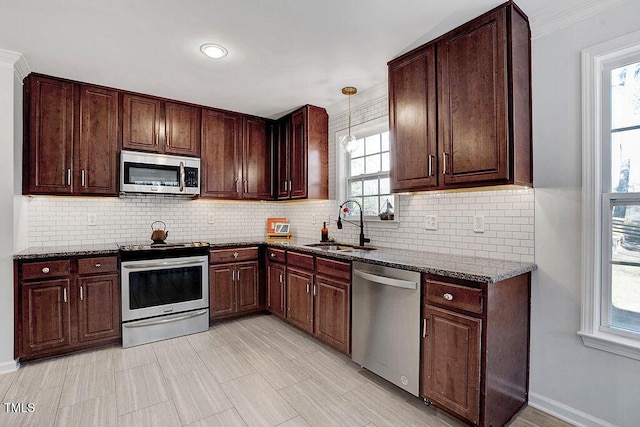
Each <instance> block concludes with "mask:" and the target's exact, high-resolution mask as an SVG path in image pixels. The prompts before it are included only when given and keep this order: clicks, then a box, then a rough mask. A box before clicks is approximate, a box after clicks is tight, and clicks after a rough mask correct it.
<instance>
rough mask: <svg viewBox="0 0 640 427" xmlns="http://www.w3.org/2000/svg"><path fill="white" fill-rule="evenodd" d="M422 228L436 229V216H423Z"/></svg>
mask: <svg viewBox="0 0 640 427" xmlns="http://www.w3.org/2000/svg"><path fill="white" fill-rule="evenodd" d="M424 229H425V230H437V229H438V217H437V216H436V215H425V216H424Z"/></svg>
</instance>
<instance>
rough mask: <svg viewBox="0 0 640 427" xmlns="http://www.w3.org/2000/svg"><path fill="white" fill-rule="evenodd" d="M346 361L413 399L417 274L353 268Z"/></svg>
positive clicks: (416, 354)
mask: <svg viewBox="0 0 640 427" xmlns="http://www.w3.org/2000/svg"><path fill="white" fill-rule="evenodd" d="M352 271H353V281H352V287H351V291H352V297H353V300H352V322H351V324H352V326H351V328H352V329H351V359H352V360H353V361H354V362H356V363H358V364H359V365H360V366H362V367H364V368H366V369H368V370H369V371H371V372H373V373H375V374H378V375H380V376H381V377H382V378H385V379H386V380H387V381H390V382H392V383H393V384H395V385H397V386H398V387H400V388H402V389H404V390H406V391H408V392H409V393H411V394H413V395H415V396H418V392H419V391H418V384H419V373H420V273H418V272H415V271H408V270H400V269H396V268H390V267H383V266H379V265H373V264H365V263H360V262H354V263H353V270H352Z"/></svg>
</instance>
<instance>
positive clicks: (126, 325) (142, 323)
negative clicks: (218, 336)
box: [122, 310, 207, 328]
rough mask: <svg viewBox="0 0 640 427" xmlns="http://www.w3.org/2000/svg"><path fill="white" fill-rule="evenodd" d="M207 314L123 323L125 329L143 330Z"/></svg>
mask: <svg viewBox="0 0 640 427" xmlns="http://www.w3.org/2000/svg"><path fill="white" fill-rule="evenodd" d="M203 314H207V310H198V311H194V312H191V313H187V314H184V315H182V316H171V317H165V318H162V319H150V320H146V321H138V322H132V323H123V324H122V327H124V328H141V327H143V326H153V325H162V324H164V323H171V322H179V321H180V320H185V319H191V318H192V317H198V316H202V315H203Z"/></svg>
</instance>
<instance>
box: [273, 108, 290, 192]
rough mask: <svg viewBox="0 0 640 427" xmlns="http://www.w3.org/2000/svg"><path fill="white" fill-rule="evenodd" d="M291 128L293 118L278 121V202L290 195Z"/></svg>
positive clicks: (288, 117) (287, 117) (286, 117)
mask: <svg viewBox="0 0 640 427" xmlns="http://www.w3.org/2000/svg"><path fill="white" fill-rule="evenodd" d="M290 128H291V117H290V116H285V117H284V118H282V119H280V120H278V123H277V125H276V135H275V137H276V140H277V147H276V150H277V155H276V168H277V174H276V184H275V186H276V191H275V195H276V198H277V199H278V200H280V199H288V198H289V196H290V194H289V176H290V170H289V169H290V164H291V162H290V160H289V153H290V151H291V148H290V139H291V137H290V135H291V134H290Z"/></svg>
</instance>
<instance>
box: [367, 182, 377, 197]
mask: <svg viewBox="0 0 640 427" xmlns="http://www.w3.org/2000/svg"><path fill="white" fill-rule="evenodd" d="M372 194H378V178H374V179H367V180H365V181H364V195H365V196H370V195H372Z"/></svg>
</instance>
